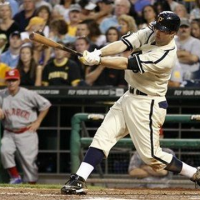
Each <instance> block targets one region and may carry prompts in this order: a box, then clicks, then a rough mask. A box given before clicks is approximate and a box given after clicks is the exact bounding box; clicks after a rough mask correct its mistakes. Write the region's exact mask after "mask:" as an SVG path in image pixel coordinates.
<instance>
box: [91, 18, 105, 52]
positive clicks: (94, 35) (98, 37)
mask: <svg viewBox="0 0 200 200" xmlns="http://www.w3.org/2000/svg"><path fill="white" fill-rule="evenodd" d="M88 25H89V30H90V32H89V35H88V38H89V39H90V40H91V42H92V43H94V44H95V45H96V46H97V47H98V48H99V47H100V46H103V45H105V44H106V36H105V35H104V34H102V33H101V31H100V29H99V25H98V24H97V23H96V21H95V20H91V21H90V22H89V24H88Z"/></svg>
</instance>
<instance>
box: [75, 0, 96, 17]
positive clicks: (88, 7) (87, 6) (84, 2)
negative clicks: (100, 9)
mask: <svg viewBox="0 0 200 200" xmlns="http://www.w3.org/2000/svg"><path fill="white" fill-rule="evenodd" d="M78 3H79V5H80V6H81V8H82V11H81V14H82V16H81V18H82V19H83V20H86V19H88V18H89V19H91V17H90V16H92V15H94V14H95V12H94V11H95V8H96V4H95V3H93V2H92V1H90V0H79V1H78Z"/></svg>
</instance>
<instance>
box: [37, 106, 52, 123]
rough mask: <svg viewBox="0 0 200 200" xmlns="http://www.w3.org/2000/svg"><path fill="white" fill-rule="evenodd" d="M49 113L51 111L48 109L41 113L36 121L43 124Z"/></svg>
mask: <svg viewBox="0 0 200 200" xmlns="http://www.w3.org/2000/svg"><path fill="white" fill-rule="evenodd" d="M48 111H49V108H47V109H46V110H42V111H40V113H39V115H38V117H37V120H36V121H37V122H38V123H40V124H41V122H42V121H43V119H44V118H45V116H46V115H47V113H48Z"/></svg>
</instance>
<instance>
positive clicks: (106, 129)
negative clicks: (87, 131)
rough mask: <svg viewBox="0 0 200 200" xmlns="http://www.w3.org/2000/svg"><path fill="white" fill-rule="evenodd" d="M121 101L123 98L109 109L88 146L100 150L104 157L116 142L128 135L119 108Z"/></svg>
mask: <svg viewBox="0 0 200 200" xmlns="http://www.w3.org/2000/svg"><path fill="white" fill-rule="evenodd" d="M122 101H123V96H122V97H121V98H120V99H119V100H118V101H117V102H116V103H115V104H114V105H113V106H112V107H111V108H110V110H109V112H108V114H107V115H106V117H105V119H104V121H103V123H102V124H101V126H100V127H99V128H98V130H97V132H96V134H95V136H94V138H93V141H92V143H91V145H90V146H91V147H95V148H97V149H101V150H102V151H103V152H104V154H105V156H106V157H107V156H108V154H109V151H110V149H111V148H112V147H113V146H114V145H115V144H116V143H117V141H118V140H119V139H120V138H123V137H124V136H125V135H127V134H128V131H127V127H126V123H125V121H124V115H123V111H122V108H121V102H122Z"/></svg>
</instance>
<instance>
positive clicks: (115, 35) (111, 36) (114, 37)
mask: <svg viewBox="0 0 200 200" xmlns="http://www.w3.org/2000/svg"><path fill="white" fill-rule="evenodd" d="M105 35H106V45H107V44H109V43H112V42H115V41H118V40H119V39H120V37H121V35H120V32H119V29H118V28H116V27H112V26H111V27H110V28H109V29H108V30H107V31H106V34H105Z"/></svg>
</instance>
